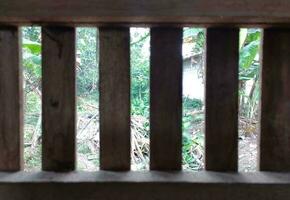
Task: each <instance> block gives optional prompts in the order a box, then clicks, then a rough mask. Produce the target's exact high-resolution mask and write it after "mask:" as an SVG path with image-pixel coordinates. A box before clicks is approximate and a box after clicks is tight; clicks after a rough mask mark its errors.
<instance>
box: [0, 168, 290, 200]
mask: <svg viewBox="0 0 290 200" xmlns="http://www.w3.org/2000/svg"><path fill="white" fill-rule="evenodd" d="M289 196H290V173H270V172H257V173H215V172H198V173H189V172H156V171H150V172H105V171H99V172H72V173H52V172H35V173H28V172H18V173H0V199H3V200H34V199H35V200H39V199H41V200H66V199H69V200H96V199H97V200H117V199H118V200H151V199H152V200H153V199H154V200H155V199H156V200H157V199H158V200H179V199H182V200H192V199H197V200H245V199H246V200H270V199H271V200H276V199H277V200H286V199H289Z"/></svg>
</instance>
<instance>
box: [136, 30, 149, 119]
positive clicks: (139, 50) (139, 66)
mask: <svg viewBox="0 0 290 200" xmlns="http://www.w3.org/2000/svg"><path fill="white" fill-rule="evenodd" d="M149 42H150V37H149V30H148V29H135V28H133V29H131V83H132V84H131V86H132V88H131V103H132V106H131V113H132V115H142V116H145V117H149V88H150V87H149V83H150V80H149V74H150V67H149V51H148V49H149V45H150V44H149Z"/></svg>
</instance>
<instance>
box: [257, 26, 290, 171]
mask: <svg viewBox="0 0 290 200" xmlns="http://www.w3.org/2000/svg"><path fill="white" fill-rule="evenodd" d="M262 63H263V64H262V97H261V98H262V100H261V128H260V131H261V133H260V170H269V171H290V107H289V105H290V104H289V102H290V88H289V86H290V29H274V28H271V29H265V30H264V36H263V61H262Z"/></svg>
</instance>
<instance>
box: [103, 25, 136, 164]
mask: <svg viewBox="0 0 290 200" xmlns="http://www.w3.org/2000/svg"><path fill="white" fill-rule="evenodd" d="M99 33H100V66H99V67H100V147H101V148H100V168H101V169H103V170H130V166H131V163H130V153H131V147H130V30H129V28H101V29H100V32H99Z"/></svg>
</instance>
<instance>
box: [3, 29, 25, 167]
mask: <svg viewBox="0 0 290 200" xmlns="http://www.w3.org/2000/svg"><path fill="white" fill-rule="evenodd" d="M19 41H20V35H19V30H18V28H17V27H0V170H1V171H15V170H20V169H22V167H23V155H22V154H23V150H22V147H23V146H22V140H23V113H22V71H21V70H20V53H19V52H20V50H19V48H20V47H19V43H20V42H19Z"/></svg>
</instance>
